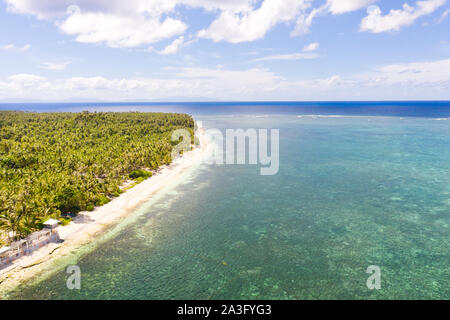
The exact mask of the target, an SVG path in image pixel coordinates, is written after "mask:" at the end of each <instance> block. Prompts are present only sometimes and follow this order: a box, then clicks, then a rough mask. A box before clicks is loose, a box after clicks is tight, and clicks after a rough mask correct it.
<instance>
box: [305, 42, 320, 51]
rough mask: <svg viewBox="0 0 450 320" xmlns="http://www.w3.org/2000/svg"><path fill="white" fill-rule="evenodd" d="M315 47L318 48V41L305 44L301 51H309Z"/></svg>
mask: <svg viewBox="0 0 450 320" xmlns="http://www.w3.org/2000/svg"><path fill="white" fill-rule="evenodd" d="M317 49H319V43H318V42H312V43H310V44H308V45H306V46H304V47H303V51H305V52H311V51H316V50H317Z"/></svg>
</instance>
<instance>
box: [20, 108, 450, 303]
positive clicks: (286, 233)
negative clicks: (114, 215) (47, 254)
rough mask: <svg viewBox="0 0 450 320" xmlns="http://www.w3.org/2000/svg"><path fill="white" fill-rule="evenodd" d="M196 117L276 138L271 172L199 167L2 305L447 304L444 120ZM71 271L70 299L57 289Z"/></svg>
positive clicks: (449, 170) (448, 191) (449, 206)
mask: <svg viewBox="0 0 450 320" xmlns="http://www.w3.org/2000/svg"><path fill="white" fill-rule="evenodd" d="M196 118H197V119H200V120H203V125H204V127H207V128H219V129H221V130H224V129H226V128H244V129H245V128H279V129H280V170H279V173H278V174H277V175H275V176H261V175H259V167H258V166H256V165H226V166H217V165H207V164H202V165H201V166H200V167H199V168H197V169H195V170H191V171H190V172H188V173H187V174H186V175H185V176H184V177H183V179H182V180H183V181H182V182H181V183H180V184H178V185H176V186H170V187H168V188H166V189H165V190H163V191H162V192H161V193H160V194H159V195H158V196H157V197H155V199H153V200H152V201H151V202H150V203H148V204H147V205H145V206H143V207H142V208H140V209H139V210H137V211H136V212H135V213H134V214H132V215H131V216H130V217H128V218H127V219H126V220H124V221H123V222H121V223H120V224H119V225H117V226H115V228H113V229H112V230H111V232H110V233H109V234H107V235H106V236H103V237H100V238H99V242H98V243H97V244H96V245H94V246H93V247H92V249H89V250H85V252H84V253H83V254H82V255H81V256H72V257H67V258H65V260H64V259H63V260H62V261H59V263H58V265H59V266H60V267H61V268H59V269H55V270H56V271H55V273H54V274H52V275H51V276H49V277H48V278H45V279H37V281H34V282H32V283H26V284H24V285H23V286H21V287H20V288H18V289H17V290H16V291H15V292H13V293H12V295H11V297H13V298H26V299H438V298H441V299H448V298H450V291H449V290H450V280H449V279H450V263H449V262H450V258H449V257H450V250H449V249H450V248H449V236H450V232H449V230H450V229H449V223H450V217H449V213H450V161H449V160H450V148H449V145H450V120H445V119H444V120H436V119H432V118H414V117H409V118H400V117H368V116H360V117H311V116H307V117H306V116H304V117H298V116H297V115H270V116H265V117H264V116H258V117H256V116H254V115H239V116H233V115H225V116H219V115H200V116H197V117H196ZM74 263H76V264H77V265H79V266H80V268H81V272H82V278H81V279H82V289H81V290H68V289H67V288H66V279H67V277H68V275H67V274H66V273H65V270H64V267H65V266H67V265H68V264H74ZM369 265H377V266H379V267H380V268H381V289H380V290H369V289H368V288H367V286H366V280H367V278H368V276H369V275H368V274H367V273H366V269H367V267H368V266H369Z"/></svg>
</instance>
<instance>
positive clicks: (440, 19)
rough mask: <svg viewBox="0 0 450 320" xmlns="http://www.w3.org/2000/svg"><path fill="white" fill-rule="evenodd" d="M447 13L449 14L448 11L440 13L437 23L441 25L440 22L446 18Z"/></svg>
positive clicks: (449, 11)
mask: <svg viewBox="0 0 450 320" xmlns="http://www.w3.org/2000/svg"><path fill="white" fill-rule="evenodd" d="M449 13H450V9H447V10H445V11H444V12H443V13H442V15H441V17H440V18H439V20H438V23H441V22H442V21H444V20H445V19H446V18H447V16H448V14H449Z"/></svg>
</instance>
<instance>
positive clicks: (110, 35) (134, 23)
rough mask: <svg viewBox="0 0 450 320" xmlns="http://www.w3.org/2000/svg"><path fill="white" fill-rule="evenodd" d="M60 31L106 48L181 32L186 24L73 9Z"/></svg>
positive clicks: (138, 43) (142, 42)
mask: <svg viewBox="0 0 450 320" xmlns="http://www.w3.org/2000/svg"><path fill="white" fill-rule="evenodd" d="M59 27H60V28H61V30H62V31H64V32H65V33H67V34H70V35H76V41H78V42H85V43H105V44H106V45H108V46H109V47H113V48H120V47H137V46H141V45H143V44H149V43H153V42H157V41H160V40H163V39H167V38H171V37H173V36H176V35H179V34H182V33H184V31H185V30H186V28H187V26H186V25H185V24H184V23H183V22H182V21H180V20H176V19H173V18H165V19H164V20H162V21H161V20H160V19H159V17H148V16H145V15H136V16H132V15H131V16H125V15H117V14H107V13H96V12H87V13H83V12H77V11H74V12H73V13H72V14H71V15H70V16H69V17H68V18H67V20H65V21H64V22H63V23H61V24H59Z"/></svg>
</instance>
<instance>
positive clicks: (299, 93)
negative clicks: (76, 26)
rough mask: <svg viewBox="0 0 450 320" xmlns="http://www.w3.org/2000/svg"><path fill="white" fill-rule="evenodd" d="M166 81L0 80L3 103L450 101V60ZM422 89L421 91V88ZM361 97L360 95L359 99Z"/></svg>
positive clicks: (213, 71)
mask: <svg viewBox="0 0 450 320" xmlns="http://www.w3.org/2000/svg"><path fill="white" fill-rule="evenodd" d="M166 71H167V74H165V77H164V78H151V77H146V78H131V79H108V78H105V77H72V78H65V79H56V80H50V79H47V78H45V77H41V76H38V75H30V74H18V75H13V76H10V77H8V78H6V79H5V80H3V81H2V80H0V96H1V97H2V98H3V99H9V98H22V99H23V98H29V99H45V100H63V99H66V98H68V97H82V98H84V99H103V100H110V101H121V100H127V99H149V100H151V99H162V98H173V97H174V96H175V95H176V93H178V94H179V95H182V96H183V97H209V98H216V99H223V100H265V99H267V100H269V99H271V100H286V99H288V100H289V99H291V100H305V99H312V100H320V99H322V100H324V99H331V100H333V99H346V100H348V99H352V98H353V99H371V98H375V99H378V100H379V99H399V98H405V99H450V59H445V60H438V61H426V62H413V63H403V64H402V63H400V64H391V65H386V66H381V67H379V68H377V69H375V70H373V71H370V72H366V73H363V74H356V75H353V76H349V77H345V78H344V77H341V76H339V75H336V74H333V75H331V76H328V77H324V78H319V79H304V80H299V81H289V80H286V79H284V78H282V77H280V76H278V75H277V74H275V73H273V72H271V71H269V70H267V69H264V68H251V69H246V70H227V69H225V68H223V67H216V68H182V69H178V70H175V69H173V68H171V69H168V70H166ZM419 89H420V90H419ZM357 94H358V95H357Z"/></svg>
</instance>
